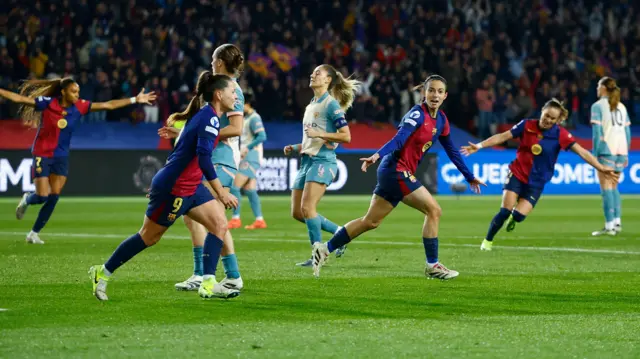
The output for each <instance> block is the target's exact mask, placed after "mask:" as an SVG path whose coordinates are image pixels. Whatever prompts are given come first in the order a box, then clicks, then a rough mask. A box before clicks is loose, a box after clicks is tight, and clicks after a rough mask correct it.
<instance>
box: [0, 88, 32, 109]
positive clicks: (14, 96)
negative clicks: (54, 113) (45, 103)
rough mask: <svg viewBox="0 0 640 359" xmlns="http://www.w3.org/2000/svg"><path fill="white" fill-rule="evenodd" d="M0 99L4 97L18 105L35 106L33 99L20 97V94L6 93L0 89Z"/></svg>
mask: <svg viewBox="0 0 640 359" xmlns="http://www.w3.org/2000/svg"><path fill="white" fill-rule="evenodd" d="M0 97H4V98H6V99H7V100H9V101H11V102H15V103H19V104H21V105H27V106H35V105H36V100H35V99H32V98H31V97H27V96H22V95H20V94H17V93H15V92H11V91H7V90H5V89H0Z"/></svg>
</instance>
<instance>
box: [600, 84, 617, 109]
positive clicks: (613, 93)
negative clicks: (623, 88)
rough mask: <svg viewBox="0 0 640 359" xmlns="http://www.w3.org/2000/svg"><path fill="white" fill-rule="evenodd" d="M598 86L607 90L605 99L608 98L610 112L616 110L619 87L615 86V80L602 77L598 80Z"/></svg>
mask: <svg viewBox="0 0 640 359" xmlns="http://www.w3.org/2000/svg"><path fill="white" fill-rule="evenodd" d="M600 84H602V86H604V87H605V88H606V89H607V97H609V107H610V108H611V110H612V111H613V110H615V109H617V108H618V104H619V103H620V87H618V84H616V80H614V79H613V78H611V77H603V78H602V79H600Z"/></svg>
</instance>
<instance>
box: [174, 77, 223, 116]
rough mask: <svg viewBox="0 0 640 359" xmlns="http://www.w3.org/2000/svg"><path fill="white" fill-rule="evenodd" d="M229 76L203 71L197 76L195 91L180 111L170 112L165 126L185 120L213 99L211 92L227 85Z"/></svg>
mask: <svg viewBox="0 0 640 359" xmlns="http://www.w3.org/2000/svg"><path fill="white" fill-rule="evenodd" d="M229 81H232V80H231V78H230V77H229V76H227V75H214V74H213V73H212V72H211V71H203V72H202V73H201V74H200V76H199V77H198V83H197V84H196V93H195V95H194V96H193V98H192V99H191V101H190V102H189V104H188V105H187V108H186V109H185V110H184V111H182V112H176V113H173V114H171V116H169V118H168V119H167V126H173V124H174V123H175V122H176V121H184V120H186V121H187V122H188V121H189V120H190V119H191V118H192V117H193V116H194V115H195V114H196V113H197V112H198V111H199V110H200V108H201V107H202V105H203V104H204V103H205V102H212V101H213V94H214V93H215V92H216V91H220V90H222V89H224V88H225V87H227V86H228V85H229Z"/></svg>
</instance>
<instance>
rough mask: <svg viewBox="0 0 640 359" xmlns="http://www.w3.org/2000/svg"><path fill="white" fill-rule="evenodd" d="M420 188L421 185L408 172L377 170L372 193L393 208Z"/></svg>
mask: <svg viewBox="0 0 640 359" xmlns="http://www.w3.org/2000/svg"><path fill="white" fill-rule="evenodd" d="M420 187H422V183H420V181H418V179H417V178H416V177H415V176H414V175H413V174H412V173H411V172H409V171H401V172H398V171H395V170H389V169H384V168H382V169H380V168H378V184H376V188H375V189H374V190H373V193H374V194H375V195H377V196H380V197H382V198H384V199H385V200H386V201H387V202H389V203H391V204H392V205H393V206H394V207H395V206H397V205H398V203H400V201H402V199H403V198H404V197H405V196H407V195H409V194H411V193H412V192H413V191H415V190H417V189H418V188H420Z"/></svg>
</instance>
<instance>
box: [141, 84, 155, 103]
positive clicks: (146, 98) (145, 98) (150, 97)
mask: <svg viewBox="0 0 640 359" xmlns="http://www.w3.org/2000/svg"><path fill="white" fill-rule="evenodd" d="M155 100H156V93H155V92H153V91H151V92H149V93H144V87H143V88H142V91H140V93H139V94H138V96H136V103H142V104H145V105H151V103H152V102H153V101H155Z"/></svg>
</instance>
